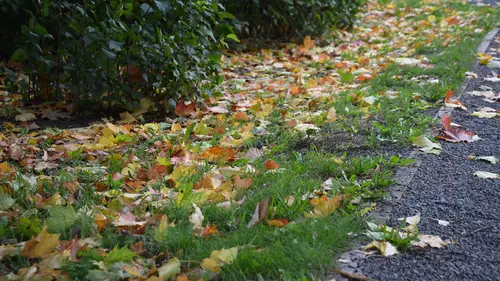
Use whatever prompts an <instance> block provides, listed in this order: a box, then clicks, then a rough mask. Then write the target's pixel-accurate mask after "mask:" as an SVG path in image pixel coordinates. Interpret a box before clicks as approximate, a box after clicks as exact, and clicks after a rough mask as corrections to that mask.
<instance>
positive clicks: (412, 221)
mask: <svg viewBox="0 0 500 281" xmlns="http://www.w3.org/2000/svg"><path fill="white" fill-rule="evenodd" d="M398 220H400V221H402V220H406V223H408V224H411V225H417V224H419V223H420V212H419V213H417V214H416V215H414V216H411V217H406V218H399V219H398Z"/></svg>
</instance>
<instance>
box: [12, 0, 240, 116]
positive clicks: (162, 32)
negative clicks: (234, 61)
mask: <svg viewBox="0 0 500 281" xmlns="http://www.w3.org/2000/svg"><path fill="white" fill-rule="evenodd" d="M29 13H30V15H31V16H30V19H29V21H28V22H27V23H26V24H25V25H23V26H22V28H21V33H22V35H23V37H24V44H23V46H22V47H21V48H19V49H17V50H16V51H15V53H14V55H13V56H12V58H13V59H14V60H16V61H19V62H21V63H22V65H23V67H24V68H25V70H26V72H28V73H31V75H30V80H31V81H30V82H31V85H32V87H34V90H35V91H36V92H37V93H41V95H42V96H43V97H45V99H53V98H54V95H55V94H56V93H65V94H66V98H68V96H70V97H71V99H72V100H73V101H81V102H90V103H94V104H95V102H96V101H99V102H100V103H99V104H103V102H104V104H105V105H110V106H114V107H131V106H133V103H134V102H135V103H137V101H139V100H140V99H141V98H142V97H144V96H149V97H151V96H154V97H161V98H162V99H163V98H169V99H172V101H173V100H175V99H179V98H182V97H183V96H188V97H190V98H191V97H199V96H202V95H204V94H211V90H212V88H213V87H212V86H213V85H215V84H217V82H219V81H220V80H221V78H220V76H219V72H220V69H219V65H218V63H219V60H220V56H221V49H222V47H223V45H224V44H225V41H224V40H226V39H227V36H229V38H236V37H235V36H234V34H232V28H231V26H230V25H229V24H227V23H224V22H225V20H226V18H227V17H229V16H230V15H229V14H228V13H226V12H224V9H223V8H222V6H221V5H219V4H218V3H217V1H215V0H199V1H180V0H163V1H159V0H158V1H135V0H113V1H99V0H80V1H64V0H52V1H50V0H45V1H41V3H40V5H38V6H36V7H35V9H33V10H32V11H29Z"/></svg>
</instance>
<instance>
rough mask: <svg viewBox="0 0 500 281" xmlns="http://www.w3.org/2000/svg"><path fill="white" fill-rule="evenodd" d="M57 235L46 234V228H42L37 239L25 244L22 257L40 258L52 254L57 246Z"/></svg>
mask: <svg viewBox="0 0 500 281" xmlns="http://www.w3.org/2000/svg"><path fill="white" fill-rule="evenodd" d="M59 235H60V234H50V233H48V232H47V227H44V228H43V230H42V232H40V234H38V236H37V237H35V238H32V239H31V240H29V241H27V242H26V244H25V245H24V249H23V252H22V255H23V256H24V257H27V258H41V257H44V256H46V255H48V254H50V253H52V251H54V250H55V249H56V247H57V246H59Z"/></svg>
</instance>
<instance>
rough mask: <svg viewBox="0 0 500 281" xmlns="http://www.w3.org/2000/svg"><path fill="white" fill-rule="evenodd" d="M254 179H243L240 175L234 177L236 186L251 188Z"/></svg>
mask: <svg viewBox="0 0 500 281" xmlns="http://www.w3.org/2000/svg"><path fill="white" fill-rule="evenodd" d="M252 181H253V180H252V178H246V179H242V178H240V175H236V177H234V186H235V187H236V188H249V187H250V186H252Z"/></svg>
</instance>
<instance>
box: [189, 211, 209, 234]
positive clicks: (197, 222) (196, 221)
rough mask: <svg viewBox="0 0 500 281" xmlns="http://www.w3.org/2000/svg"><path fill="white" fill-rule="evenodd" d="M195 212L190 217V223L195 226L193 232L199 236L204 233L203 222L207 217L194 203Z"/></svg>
mask: <svg viewBox="0 0 500 281" xmlns="http://www.w3.org/2000/svg"><path fill="white" fill-rule="evenodd" d="M193 207H194V212H193V213H192V214H191V216H189V222H191V223H192V224H193V232H194V233H196V234H199V233H201V232H202V231H203V220H204V219H205V217H204V216H203V213H202V212H201V209H200V208H199V207H198V206H196V204H195V203H193Z"/></svg>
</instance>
